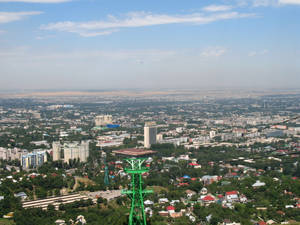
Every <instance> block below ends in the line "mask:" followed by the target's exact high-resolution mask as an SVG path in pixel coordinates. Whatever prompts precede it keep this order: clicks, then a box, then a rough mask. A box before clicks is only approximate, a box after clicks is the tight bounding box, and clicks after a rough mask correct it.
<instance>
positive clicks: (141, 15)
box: [41, 12, 255, 37]
mask: <svg viewBox="0 0 300 225" xmlns="http://www.w3.org/2000/svg"><path fill="white" fill-rule="evenodd" d="M253 16H255V14H246V13H238V12H227V13H218V14H213V15H203V14H199V13H195V14H188V15H165V14H151V13H145V12H134V13H128V14H126V15H125V17H124V18H122V19H118V18H116V17H114V16H109V17H108V19H107V20H104V21H89V22H72V21H65V22H58V23H50V24H47V25H42V26H41V29H43V30H52V31H63V32H71V33H77V34H79V35H81V36H84V37H88V36H97V35H107V34H111V33H113V32H116V31H117V30H119V29H121V28H134V27H135V28H136V27H146V26H155V25H166V24H195V25H198V24H207V23H212V22H215V21H219V20H228V19H238V18H245V17H253Z"/></svg>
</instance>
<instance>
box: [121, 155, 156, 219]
mask: <svg viewBox="0 0 300 225" xmlns="http://www.w3.org/2000/svg"><path fill="white" fill-rule="evenodd" d="M125 160H126V161H127V162H128V163H129V164H130V168H125V169H124V171H125V172H126V173H128V174H130V175H131V190H122V194H127V195H128V196H129V198H130V199H131V207H130V214H129V222H128V225H147V221H146V215H145V210H144V196H145V195H146V194H148V193H153V191H152V190H143V181H142V174H143V173H145V172H148V171H149V169H148V168H146V167H142V164H143V163H144V162H145V160H146V159H141V158H140V159H135V158H132V159H125Z"/></svg>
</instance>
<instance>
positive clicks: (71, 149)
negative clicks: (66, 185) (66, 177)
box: [52, 141, 89, 163]
mask: <svg viewBox="0 0 300 225" xmlns="http://www.w3.org/2000/svg"><path fill="white" fill-rule="evenodd" d="M52 146H53V147H52V149H53V161H57V160H63V161H64V162H66V163H69V161H70V160H71V159H79V160H80V162H86V161H87V158H88V157H89V141H82V142H65V143H63V144H61V143H60V142H53V144H52Z"/></svg>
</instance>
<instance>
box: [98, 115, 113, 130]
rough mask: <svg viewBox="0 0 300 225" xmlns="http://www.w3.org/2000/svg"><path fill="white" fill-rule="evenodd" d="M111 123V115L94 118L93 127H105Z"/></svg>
mask: <svg viewBox="0 0 300 225" xmlns="http://www.w3.org/2000/svg"><path fill="white" fill-rule="evenodd" d="M111 123H112V115H99V116H96V118H95V125H96V126H97V127H98V126H106V125H107V124H111Z"/></svg>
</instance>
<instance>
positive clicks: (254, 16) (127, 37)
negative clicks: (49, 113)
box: [0, 0, 300, 90]
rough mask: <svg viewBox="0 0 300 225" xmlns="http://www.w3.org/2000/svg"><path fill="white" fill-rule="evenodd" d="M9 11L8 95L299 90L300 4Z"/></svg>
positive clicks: (50, 1)
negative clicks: (20, 92) (10, 92)
mask: <svg viewBox="0 0 300 225" xmlns="http://www.w3.org/2000/svg"><path fill="white" fill-rule="evenodd" d="M156 3H159V4H156ZM0 7H1V10H0V67H1V69H0V74H1V84H0V88H1V89H2V90H10V89H112V88H116V89H118V88H146V89H151V88H203V87H212V88H214V87H215V88H226V87H270V88H272V87H285V88H288V87H293V88H298V87H299V83H300V77H299V71H300V63H299V62H300V47H299V46H300V45H299V44H300V43H299V40H300V33H299V32H300V31H299V22H298V21H300V20H299V19H300V14H299V11H300V1H299V0H245V1H235V0H220V1H209V2H199V1H189V2H188V3H187V2H180V1H176V2H174V1H164V2H158V1H151V2H148V1H131V2H116V1H110V2H109V1H93V0H88V1H83V0H73V1H72V0H43V1H42V0H0Z"/></svg>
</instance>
